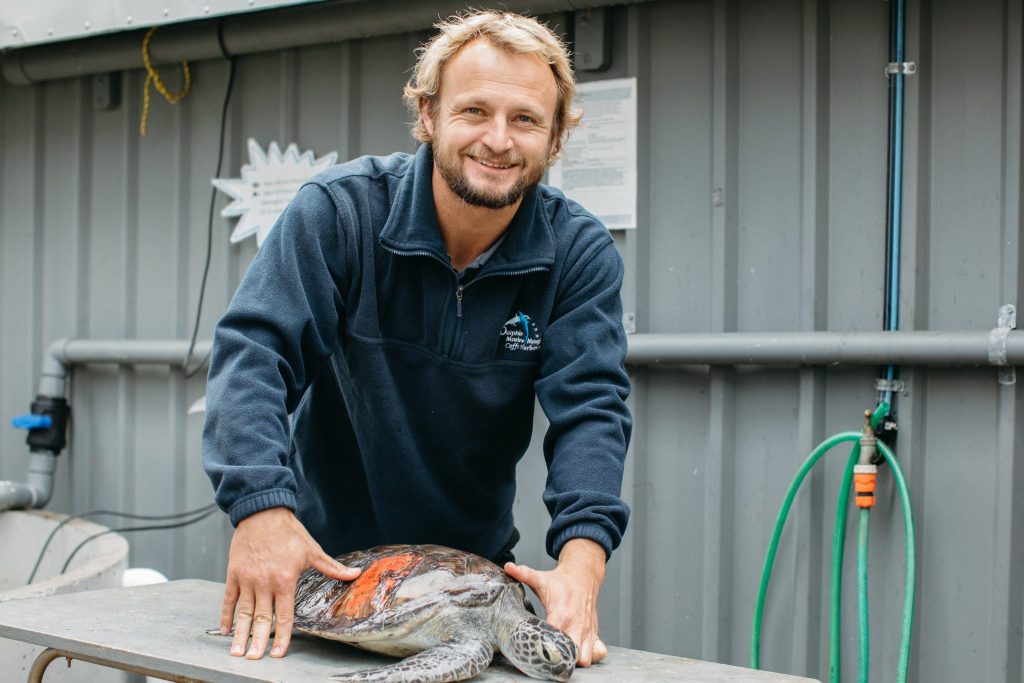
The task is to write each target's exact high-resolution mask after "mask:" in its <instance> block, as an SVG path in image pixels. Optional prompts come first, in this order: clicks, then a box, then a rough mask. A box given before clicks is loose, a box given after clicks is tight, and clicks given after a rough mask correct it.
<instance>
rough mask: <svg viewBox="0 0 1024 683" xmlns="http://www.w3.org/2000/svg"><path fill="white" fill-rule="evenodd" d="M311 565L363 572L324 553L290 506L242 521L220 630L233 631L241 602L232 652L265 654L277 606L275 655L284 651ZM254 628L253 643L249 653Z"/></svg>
mask: <svg viewBox="0 0 1024 683" xmlns="http://www.w3.org/2000/svg"><path fill="white" fill-rule="evenodd" d="M306 567H315V568H316V569H318V570H319V571H321V572H323V573H324V574H326V575H327V576H330V577H331V578H334V579H339V580H341V581H351V580H353V579H355V578H356V577H357V576H359V570H358V569H350V568H349V567H346V566H344V565H342V564H341V563H339V562H338V561H337V560H334V559H333V558H331V557H330V556H328V555H327V554H326V553H324V551H323V549H322V548H321V547H320V545H319V544H318V543H317V542H316V541H314V540H313V537H312V536H310V535H309V532H308V531H306V528H305V527H304V526H302V523H301V522H299V520H298V519H296V518H295V514H294V513H293V512H292V511H291V510H289V509H288V508H280V507H279V508H270V509H269V510H263V511H262V512H257V513H256V514H254V515H252V516H250V517H246V518H245V519H243V520H242V521H241V522H239V524H238V526H237V527H236V528H235V534H234V536H232V538H231V550H230V551H229V553H228V576H227V586H226V587H225V588H224V603H223V605H221V609H220V632H221V633H222V634H224V635H227V634H228V633H229V632H230V631H231V621H232V617H234V616H235V608H236V606H237V608H238V615H237V620H236V621H235V635H234V638H233V639H232V640H231V654H232V655H234V656H236V657H240V656H242V655H243V654H244V655H245V656H246V657H247V658H248V659H259V658H261V657H262V656H263V653H264V651H265V650H266V649H267V640H268V639H269V638H270V628H271V624H272V623H273V621H274V620H273V617H274V613H275V612H276V613H277V629H276V633H275V635H274V647H273V649H272V650H271V652H270V656H271V657H283V656H284V654H285V653H286V652H287V651H288V643H289V642H290V641H291V636H292V623H293V621H294V618H295V583H296V581H297V580H298V578H299V574H301V573H302V570H304V569H306ZM250 629H251V630H252V644H251V645H250V646H249V651H248V653H246V650H245V646H246V643H247V642H248V641H249V632H250Z"/></svg>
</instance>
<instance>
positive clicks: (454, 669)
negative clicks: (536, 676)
mask: <svg viewBox="0 0 1024 683" xmlns="http://www.w3.org/2000/svg"><path fill="white" fill-rule="evenodd" d="M492 657H494V649H493V648H492V647H491V645H490V643H487V642H485V641H483V640H479V639H475V638H474V639H469V638H451V639H449V640H446V641H444V642H443V643H441V644H440V645H438V646H437V647H432V648H430V649H429V650H424V651H423V652H419V653H417V654H414V655H413V656H411V657H407V658H405V659H403V660H402V661H400V662H398V663H397V664H391V665H388V666H383V667H381V668H379V669H367V670H365V671H354V672H352V673H347V674H338V675H336V676H331V680H334V681H348V682H354V681H364V682H370V681H372V682H373V683H419V682H422V683H448V682H449V681H464V680H466V679H467V678H472V677H473V676H476V675H477V674H478V673H480V672H481V671H483V670H484V669H486V668H487V665H488V664H490V663H491V658H492Z"/></svg>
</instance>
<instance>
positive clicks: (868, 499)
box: [853, 465, 878, 508]
mask: <svg viewBox="0 0 1024 683" xmlns="http://www.w3.org/2000/svg"><path fill="white" fill-rule="evenodd" d="M877 480H878V467H876V466H875V465H855V466H854V468H853V490H854V491H855V492H856V494H857V495H856V497H855V500H856V502H857V507H859V508H872V507H874V506H875V484H876V483H877Z"/></svg>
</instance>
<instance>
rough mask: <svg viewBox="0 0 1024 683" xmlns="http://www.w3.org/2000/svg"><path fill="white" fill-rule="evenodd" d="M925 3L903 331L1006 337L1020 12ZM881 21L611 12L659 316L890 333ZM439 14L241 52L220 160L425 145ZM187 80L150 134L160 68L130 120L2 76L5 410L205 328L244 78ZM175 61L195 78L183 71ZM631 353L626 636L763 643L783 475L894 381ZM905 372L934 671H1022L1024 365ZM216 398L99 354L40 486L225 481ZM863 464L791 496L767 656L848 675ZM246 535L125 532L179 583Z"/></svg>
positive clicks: (881, 643)
mask: <svg viewBox="0 0 1024 683" xmlns="http://www.w3.org/2000/svg"><path fill="white" fill-rule="evenodd" d="M908 9H909V13H908V18H909V23H908V41H909V47H908V57H909V58H910V59H913V60H915V61H917V62H918V64H919V66H920V71H919V73H918V74H917V75H916V76H913V77H911V78H910V79H909V80H908V88H907V116H906V123H907V142H906V151H907V158H906V183H905V190H906V200H905V201H906V203H905V209H904V217H905V219H906V223H905V235H904V241H903V261H902V263H903V273H904V277H903V289H902V295H901V305H902V316H901V319H902V328H903V329H920V330H985V329H989V328H991V327H993V326H994V325H995V321H996V314H997V309H998V307H999V306H1000V305H1001V304H1004V303H1017V301H1018V299H1019V298H1020V297H1019V293H1020V288H1021V277H1020V255H1021V251H1020V250H1021V242H1020V228H1021V223H1020V183H1021V176H1020V162H1021V136H1020V130H1021V66H1022V59H1021V42H1022V41H1021V36H1022V26H1021V14H1022V10H1021V5H1020V3H1017V2H1009V1H1003V2H1000V1H998V0H986V1H984V2H982V1H979V2H973V3H962V2H956V1H955V0H935V1H933V2H924V3H922V2H911V3H910V5H909V8H908ZM887 13H888V3H886V2H883V1H882V0H865V1H862V2H848V1H845V0H836V1H835V2H832V3H828V2H813V1H811V0H807V1H805V2H799V1H797V0H788V1H775V2H768V1H761V2H754V1H751V2H731V1H727V0H706V1H701V0H692V1H686V2H674V1H669V0H662V1H659V2H653V3H648V4H642V5H636V6H630V7H616V8H614V9H613V14H612V17H613V19H614V25H615V28H614V63H613V66H612V68H611V69H610V70H609V71H607V72H605V73H602V74H582V75H581V79H582V80H591V79H595V78H615V77H622V76H635V77H637V79H638V86H639V117H640V127H639V130H640V143H639V144H640V150H639V152H640V169H639V173H640V188H641V190H640V198H639V217H640V228H639V229H638V230H636V231H635V232H628V233H621V234H617V235H616V239H617V241H618V244H619V245H620V247H621V249H622V252H623V254H624V256H625V258H626V262H627V269H628V274H627V286H626V289H625V292H624V298H625V303H626V309H627V310H628V311H631V312H634V313H635V314H636V317H637V325H638V331H639V332H641V333H642V332H705V331H709V332H717V331H785V330H804V331H809V330H835V331H858V330H877V329H880V328H881V325H882V323H881V308H882V282H883V273H884V268H883V232H884V225H883V216H884V200H885V169H884V160H885V136H886V132H885V131H886V81H885V78H884V75H883V68H884V64H885V62H886V61H887V48H886V46H887V35H888V17H887ZM554 19H555V20H557V21H564V20H565V17H564V16H558V17H554ZM423 35H425V34H410V35H400V36H385V37H380V38H374V39H367V40H363V41H355V42H349V43H343V44H335V45H326V46H318V47H311V48H304V49H298V50H293V51H285V52H280V53H273V54H260V55H253V56H246V57H242V58H240V59H239V62H238V81H237V83H236V87H237V90H236V94H235V100H234V104H233V106H232V109H231V114H230V119H229V125H228V134H227V146H226V148H227V157H226V166H225V169H226V170H225V172H224V175H226V176H230V175H237V173H238V169H239V166H240V165H241V164H242V163H246V162H247V158H246V150H245V146H244V140H245V138H247V137H255V138H256V139H257V140H259V141H261V142H262V143H264V145H265V144H266V143H268V142H270V141H271V140H277V141H279V142H280V143H282V144H284V143H288V142H292V141H294V142H297V143H298V144H299V146H300V147H301V148H302V149H303V150H305V149H313V150H315V151H316V152H317V153H318V154H323V153H326V152H329V151H332V150H337V151H338V152H339V154H340V158H342V159H344V158H348V157H352V156H355V155H358V154H365V153H387V152H391V151H394V150H399V149H401V150H411V149H413V143H412V141H411V139H410V138H409V137H408V135H407V133H406V131H407V126H406V121H407V116H406V113H405V111H404V109H403V107H402V103H401V100H400V90H401V85H402V83H403V81H404V80H405V78H406V76H407V73H406V70H407V68H408V67H409V66H410V65H411V62H412V59H413V57H412V49H413V47H414V46H415V45H416V44H417V43H418V42H419V41H420V40H421V39H422V38H423ZM192 69H193V80H194V88H193V92H192V93H191V94H190V95H189V97H188V98H187V99H186V100H185V101H184V103H183V104H182V105H179V106H178V107H176V108H174V109H171V108H170V107H168V106H167V105H166V104H165V103H164V102H163V101H162V100H159V99H154V102H153V107H152V113H151V119H150V131H151V132H150V134H149V136H148V137H147V138H144V139H140V138H139V136H138V133H137V126H138V120H139V115H140V101H141V86H142V82H143V76H142V73H141V72H138V71H133V72H129V73H125V74H124V82H123V86H124V88H123V99H122V104H121V106H120V107H119V108H117V109H115V110H113V111H95V110H93V109H92V107H91V92H90V80H89V79H67V80H60V81H53V82H48V83H45V84H41V85H36V86H31V87H16V86H11V85H8V84H3V83H0V102H2V103H0V144H2V155H3V162H2V164H0V418H2V420H3V421H4V423H5V424H6V423H8V422H9V420H10V418H11V417H13V416H15V415H17V414H20V413H22V412H25V411H26V409H27V407H28V404H29V402H30V400H31V397H32V395H33V394H34V391H35V386H36V381H37V375H38V368H39V364H40V359H41V355H42V352H43V350H44V349H45V347H46V346H47V345H48V344H49V342H50V341H51V340H53V339H55V338H58V337H64V336H83V337H94V338H120V337H128V338H143V339H150V338H177V339H181V338H187V336H188V334H189V332H190V331H191V328H190V325H191V321H192V316H193V315H194V309H195V306H196V303H197V298H198V294H199V292H198V283H199V279H200V276H201V272H202V267H203V256H204V249H205V231H206V211H207V203H208V201H209V178H210V176H211V174H212V172H213V168H214V165H215V160H216V158H215V148H216V142H217V122H218V117H219V110H220V102H221V98H222V96H223V90H224V85H225V81H226V76H227V66H226V64H225V63H223V62H218V61H207V62H200V63H195V64H192ZM162 71H163V73H164V74H166V75H167V78H168V80H172V81H173V80H174V78H175V77H174V76H171V74H172V73H173V71H174V70H173V69H163V70H162ZM172 87H173V86H172ZM713 196H714V197H717V199H718V200H717V201H716V200H715V199H713ZM222 205H223V203H219V204H218V206H222ZM230 227H231V226H229V225H228V224H226V223H225V222H224V221H223V220H221V219H219V218H218V220H217V222H216V223H215V235H216V239H215V241H214V247H213V261H212V268H211V273H210V283H209V290H208V293H207V299H206V301H207V304H206V308H205V311H204V315H203V323H202V333H201V335H200V336H201V337H203V338H208V337H209V335H210V331H211V330H212V326H213V323H214V321H215V319H216V318H217V316H218V315H219V314H220V312H222V311H223V309H224V307H225V305H226V303H227V301H228V298H229V297H230V295H231V293H232V292H233V290H234V287H235V285H236V284H237V282H238V280H239V277H240V276H241V274H242V273H243V272H244V270H245V267H246V265H247V264H248V262H249V261H250V259H251V257H252V255H253V251H254V249H255V246H254V243H253V242H252V241H251V240H250V241H248V242H246V243H244V244H242V245H239V246H230V245H229V244H228V242H227V236H228V234H229V232H230ZM632 374H633V381H634V391H633V398H632V399H631V400H632V405H633V409H634V413H635V416H636V429H635V436H634V441H633V447H632V454H631V459H630V462H629V469H628V473H627V479H626V482H625V495H626V497H627V498H628V499H629V501H630V503H631V505H632V506H633V517H632V520H631V525H630V530H629V533H628V534H627V538H626V540H625V542H624V543H623V546H622V548H621V549H620V550H619V552H618V553H617V554H616V555H615V557H614V558H613V559H612V562H611V564H610V567H609V578H608V581H607V584H606V588H605V590H604V593H603V597H602V600H603V603H602V622H601V623H602V633H603V635H604V636H605V638H606V639H607V640H608V642H610V643H612V644H619V645H627V646H632V647H640V648H645V649H650V650H655V651H660V652H668V653H675V654H681V655H687V656H692V657H698V658H702V659H709V660H716V661H722V662H731V663H736V664H743V665H745V664H746V663H747V662H748V655H747V652H748V648H749V637H750V636H749V631H750V617H751V613H752V610H753V604H754V599H755V596H756V590H757V584H758V581H759V577H760V570H761V563H762V561H763V554H764V551H765V547H766V545H767V540H768V537H769V534H770V531H771V525H772V523H773V520H774V517H775V515H776V512H777V510H778V506H779V505H780V503H781V501H782V498H783V495H784V493H785V490H786V487H787V486H788V484H789V482H790V480H791V479H792V477H793V476H794V474H795V473H796V470H797V468H798V467H799V465H800V463H801V462H802V461H803V459H804V458H805V457H806V454H807V453H809V452H810V450H811V449H812V448H813V446H814V445H815V444H817V443H818V442H819V441H820V440H822V439H823V438H824V437H825V436H827V435H829V434H832V433H834V432H837V431H846V430H850V429H857V428H858V426H859V424H860V420H861V418H860V415H861V413H862V411H863V410H864V408H867V407H871V406H872V405H873V401H874V388H873V379H874V376H875V374H876V372H875V370H874V369H873V368H848V367H832V368H813V369H799V368H727V367H715V368H706V367H687V368H676V369H645V368H636V369H634V370H633V373H632ZM901 376H902V378H903V379H904V380H906V382H907V393H906V395H904V396H900V397H899V401H898V411H899V416H900V418H901V421H900V442H899V446H898V454H899V457H900V459H901V461H902V463H903V465H904V468H905V472H906V474H907V478H908V481H909V484H910V488H911V493H912V495H913V497H914V513H915V516H916V520H917V534H918V536H917V538H918V552H919V556H918V559H919V562H918V596H919V597H918V609H917V613H916V627H915V643H914V651H913V652H914V660H913V661H914V663H913V666H912V675H911V680H918V681H956V680H986V681H1007V682H1009V681H1019V680H1021V679H1022V677H1024V671H1022V663H1021V648H1022V616H1024V576H1022V573H1024V548H1022V544H1024V530H1022V525H1024V507H1022V506H1024V501H1022V500H1021V496H1020V495H1017V494H1018V493H1019V491H1020V490H1021V486H1022V477H1024V472H1022V468H1021V466H1020V464H1019V454H1020V451H1021V443H1020V441H1021V426H1020V418H1021V415H1020V412H1021V401H1020V397H1019V394H1020V392H1019V389H1018V387H1019V385H1012V386H1001V385H1000V384H998V383H997V376H996V371H995V370H993V369H948V368H947V369H941V368H936V369H928V368H915V369H904V371H903V372H902V374H901ZM202 393H203V383H202V380H201V379H193V380H190V381H185V380H183V379H182V377H181V375H180V374H179V373H178V372H174V371H169V370H154V369H136V370H129V369H119V368H115V367H90V368H88V369H79V370H76V372H75V375H74V383H73V388H72V392H71V396H72V400H73V406H74V411H75V412H74V431H73V445H72V447H71V449H70V452H69V453H68V454H66V455H64V456H62V457H61V460H60V470H59V475H58V479H57V490H56V494H55V496H54V500H53V502H52V503H51V506H50V507H51V508H53V509H56V510H61V511H80V510H86V509H90V508H95V507H104V508H117V509H123V510H130V511H135V512H147V513H162V512H170V511H178V510H183V509H186V508H190V507H198V506H200V505H203V504H205V503H207V502H208V501H209V500H210V497H211V490H210V486H209V483H208V482H207V480H206V478H205V476H204V475H203V473H202V471H201V467H200V462H199V461H200V456H199V436H200V428H201V424H200V421H201V420H200V418H197V417H194V416H187V415H186V414H185V409H186V407H187V406H188V405H189V403H191V402H192V401H193V400H194V399H195V398H197V397H198V396H200V395H202ZM538 426H539V427H542V426H543V425H542V424H539V425H538ZM22 439H23V436H22V435H21V434H19V433H16V432H14V431H13V430H11V429H9V428H4V429H2V430H0V478H10V479H20V478H21V477H22V476H23V475H24V471H25V465H26V458H25V457H24V454H25V452H26V451H25V447H24V445H23V441H22ZM845 460H846V454H845V453H842V454H839V453H837V454H835V455H833V456H832V459H831V460H829V461H828V462H827V464H826V465H825V466H824V467H820V468H819V470H820V471H817V472H815V473H814V474H812V476H811V477H809V480H808V484H807V485H806V486H805V488H806V489H807V490H805V491H804V492H802V493H801V496H800V498H799V499H798V502H797V504H796V505H795V506H794V510H793V513H792V515H791V519H790V523H789V526H788V527H787V532H786V536H785V537H784V540H783V543H782V546H781V548H780V553H779V558H778V561H777V564H776V570H775V574H774V580H773V583H772V586H771V592H770V597H769V604H768V607H767V611H766V622H765V626H764V629H763V642H764V645H763V647H764V650H763V652H764V654H763V658H762V662H763V665H764V666H765V667H766V668H769V669H774V670H779V671H787V672H791V673H799V674H808V675H812V676H816V677H822V678H827V675H828V671H827V669H828V583H829V576H828V573H829V555H830V549H831V537H832V523H833V516H834V513H835V499H836V493H837V488H838V483H839V480H840V476H841V472H842V469H843V466H844V464H845ZM521 469H522V473H521V485H520V512H519V515H518V519H519V523H520V527H521V529H522V531H523V532H524V540H523V541H522V542H521V544H520V547H519V553H520V559H522V560H525V561H527V562H533V563H538V564H545V563H546V562H547V560H545V559H544V558H542V539H543V531H544V528H545V525H546V513H545V512H544V510H543V507H542V506H541V504H540V490H541V488H542V482H543V476H544V473H543V463H542V460H541V458H540V455H539V451H538V450H536V446H535V447H534V449H533V450H531V453H530V454H528V456H527V458H526V460H525V461H524V466H523V467H522V468H521ZM882 479H883V483H882V485H881V488H882V495H881V496H880V499H881V502H880V505H879V507H878V508H876V512H875V514H874V520H873V524H872V540H871V569H872V585H871V587H872V602H871V607H872V612H871V614H872V625H873V630H872V634H873V643H872V645H873V647H872V653H873V657H872V659H873V664H872V675H873V676H874V677H876V678H879V679H883V680H891V679H893V678H894V675H895V673H894V672H895V663H896V657H897V650H898V643H899V629H900V616H901V615H900V610H901V605H902V584H903V529H902V524H901V521H900V520H901V518H900V510H899V505H898V500H897V497H896V495H895V492H894V487H893V485H892V482H891V478H890V477H888V476H887V473H884V474H883V475H882ZM851 520H852V516H851ZM854 528H855V524H853V523H852V521H851V532H850V535H851V541H852V536H854V535H855V533H856V532H855V530H854ZM229 536H230V530H229V527H228V525H227V523H226V522H224V521H223V520H216V521H213V520H209V521H207V522H204V523H201V524H199V525H197V526H195V527H190V528H189V529H187V530H184V531H180V532H162V533H151V534H143V535H139V536H137V537H133V538H132V560H133V563H134V564H135V565H144V566H154V567H157V568H158V569H160V570H162V571H164V572H165V573H167V574H169V575H171V576H172V577H183V576H196V577H204V578H210V579H221V578H222V576H223V571H224V568H225V553H226V548H227V543H228V539H229ZM2 552H16V550H15V549H4V550H3V551H2ZM854 556H855V552H854V551H853V549H852V543H851V547H850V549H849V550H848V552H847V561H846V576H847V585H848V586H850V590H849V593H848V595H847V596H846V598H845V607H846V613H845V616H844V621H843V626H844V637H843V645H844V655H845V664H844V666H843V672H844V675H845V676H847V677H852V676H853V674H854V671H855V664H856V661H855V660H856V620H855V611H854V591H853V589H852V585H853V576H854ZM216 608H217V606H216V605H211V615H213V614H215V611H216Z"/></svg>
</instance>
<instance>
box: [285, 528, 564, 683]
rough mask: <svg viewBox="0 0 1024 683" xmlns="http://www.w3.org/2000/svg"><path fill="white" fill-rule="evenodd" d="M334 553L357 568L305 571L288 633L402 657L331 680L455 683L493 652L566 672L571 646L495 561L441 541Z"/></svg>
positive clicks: (521, 664)
mask: <svg viewBox="0 0 1024 683" xmlns="http://www.w3.org/2000/svg"><path fill="white" fill-rule="evenodd" d="M337 559H338V561H339V562H341V563H342V564H344V565H346V566H348V567H357V568H359V569H362V570H363V572H362V574H360V575H359V577H358V578H356V579H355V580H354V581H338V580H337V579H332V578H329V577H327V576H324V575H323V574H321V573H320V572H319V571H317V570H315V569H307V570H306V571H304V572H303V573H302V575H301V576H299V581H298V585H297V586H296V591H295V629H296V630H297V631H301V632H304V633H309V634H313V635H317V636H320V637H323V638H330V639H332V640H340V641H342V642H344V643H348V644H349V645H354V646H356V647H360V648H363V649H366V650H371V651H373V652H379V653H383V654H387V655H392V656H396V657H405V658H406V659H403V660H402V661H400V662H397V663H395V664H391V665H389V666H384V667H381V668H379V669H370V670H366V671H358V672H355V673H347V674H339V675H337V676H332V677H331V678H332V679H334V680H339V681H378V682H380V683H411V682H412V681H422V682H424V683H444V682H445V681H461V680H465V679H467V678H472V677H473V676H475V675H477V674H478V673H480V672H481V671H483V670H484V669H486V668H487V666H488V665H489V664H490V663H491V658H492V657H493V656H494V653H495V652H496V651H498V650H500V651H501V653H502V654H503V655H505V657H506V658H507V659H508V660H509V661H510V662H512V664H514V665H515V666H516V667H517V668H518V669H520V670H521V671H522V672H523V673H525V674H527V675H528V676H532V677H534V678H541V679H548V680H553V681H567V680H569V676H571V675H572V672H573V668H574V667H575V666H576V655H577V652H576V645H575V643H573V641H572V639H571V638H569V636H567V635H566V634H565V633H563V632H562V631H559V630H558V629H556V628H555V627H553V626H551V625H549V624H548V623H547V622H545V621H543V620H541V619H539V618H537V617H536V616H535V615H533V614H531V612H530V611H528V607H529V606H530V603H529V601H528V599H527V597H526V592H525V591H524V590H523V587H522V585H521V584H520V583H519V582H517V581H515V580H514V579H512V578H511V577H509V576H508V575H507V574H506V573H505V572H504V571H503V570H502V569H501V568H500V567H498V565H496V564H494V563H493V562H489V561H488V560H485V559H484V558H482V557H480V556H478V555H474V554H472V553H468V552H463V551H460V550H453V549H452V548H446V547H444V546H439V545H386V546H379V547H376V548H371V549H369V550H360V551H356V552H353V553H348V554H346V555H341V556H339V557H338V558H337Z"/></svg>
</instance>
